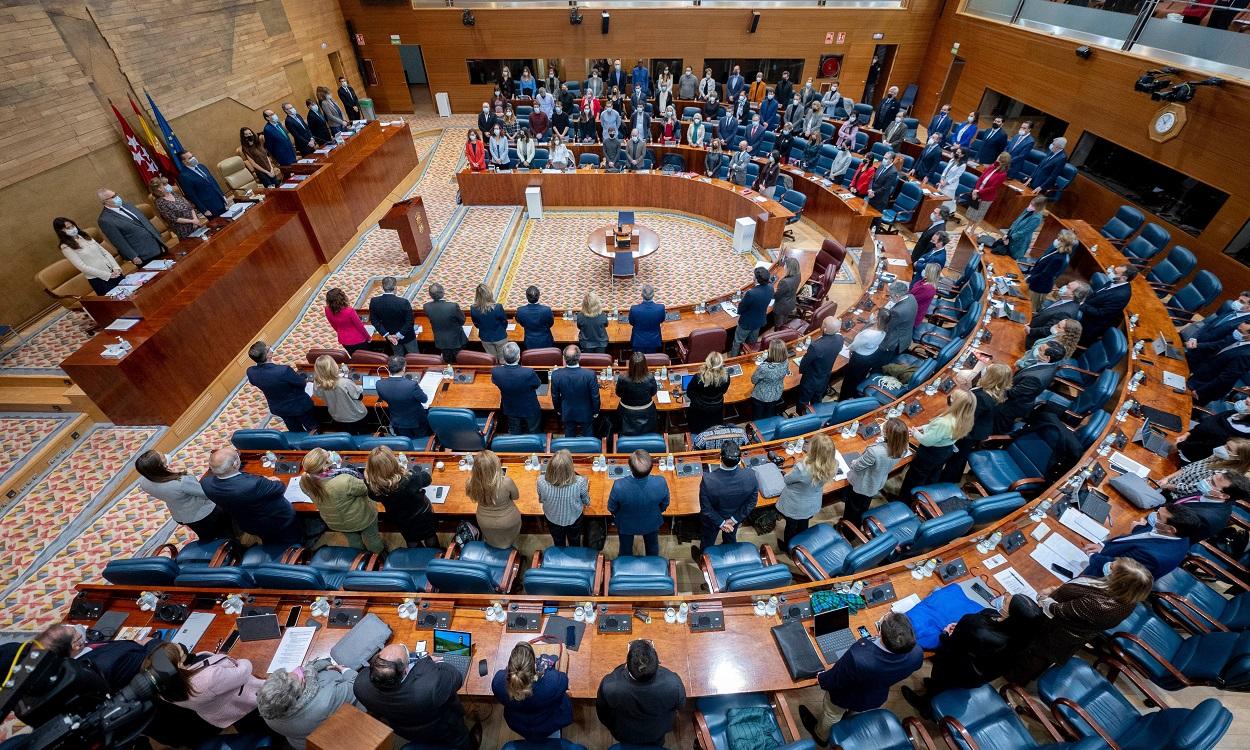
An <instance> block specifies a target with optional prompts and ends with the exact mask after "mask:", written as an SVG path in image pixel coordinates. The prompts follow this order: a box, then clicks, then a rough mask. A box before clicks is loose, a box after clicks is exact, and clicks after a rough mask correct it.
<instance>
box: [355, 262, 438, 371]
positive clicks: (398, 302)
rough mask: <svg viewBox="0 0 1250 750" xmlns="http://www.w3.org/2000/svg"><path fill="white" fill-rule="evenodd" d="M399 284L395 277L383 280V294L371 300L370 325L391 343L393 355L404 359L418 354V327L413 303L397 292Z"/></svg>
mask: <svg viewBox="0 0 1250 750" xmlns="http://www.w3.org/2000/svg"><path fill="white" fill-rule="evenodd" d="M397 284H398V281H397V280H396V279H395V277H394V276H387V277H386V278H384V279H382V293H381V294H379V295H378V296H376V297H374V298H373V299H371V300H369V323H370V324H371V325H372V326H373V329H374V330H375V331H377V332H378V335H379V336H381V337H382V338H384V339H386V340H387V342H389V343H390V345H391V353H392V354H398V355H399V356H401V357H402V356H403V355H405V354H416V353H417V326H416V322H415V320H414V319H413V315H412V303H411V302H409V301H408V298H407V297H402V296H400V295H399V294H397V293H396V292H395V289H396V286H397ZM430 325H433V322H431V324H430Z"/></svg>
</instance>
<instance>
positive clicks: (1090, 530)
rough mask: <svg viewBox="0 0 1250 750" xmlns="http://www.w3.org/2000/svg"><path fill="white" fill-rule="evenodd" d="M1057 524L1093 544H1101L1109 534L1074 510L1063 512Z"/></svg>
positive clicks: (1087, 517)
mask: <svg viewBox="0 0 1250 750" xmlns="http://www.w3.org/2000/svg"><path fill="white" fill-rule="evenodd" d="M1059 523H1061V524H1063V525H1064V526H1067V527H1068V528H1069V529H1072V530H1073V531H1075V532H1076V533H1078V534H1080V535H1081V536H1083V537H1085V538H1086V539H1088V540H1090V541H1091V542H1093V543H1094V544H1102V543H1103V542H1105V541H1106V540H1107V536H1108V535H1110V533H1111V532H1110V531H1108V530H1107V527H1106V526H1103V525H1102V524H1100V523H1098V522H1097V521H1095V520H1094V519H1092V518H1090V517H1089V516H1087V515H1085V514H1084V513H1082V512H1081V511H1079V510H1077V509H1076V508H1068V509H1067V510H1065V511H1064V512H1063V515H1062V516H1060V517H1059Z"/></svg>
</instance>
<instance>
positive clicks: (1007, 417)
mask: <svg viewBox="0 0 1250 750" xmlns="http://www.w3.org/2000/svg"><path fill="white" fill-rule="evenodd" d="M1063 354H1064V352H1063V345H1062V344H1060V343H1059V342H1058V341H1049V342H1047V343H1046V345H1045V346H1043V347H1042V351H1040V352H1038V355H1037V364H1035V365H1031V366H1029V367H1025V368H1022V369H1020V370H1019V371H1017V372H1016V374H1015V375H1014V376H1013V377H1012V379H1011V387H1010V388H1008V389H1007V393H1006V395H1005V396H1004V397H1003V400H1002V403H1000V404H999V405H998V408H997V409H996V410H995V411H994V432H995V433H998V434H1006V433H1008V432H1011V431H1012V428H1013V427H1014V425H1015V422H1016V420H1017V419H1024V417H1025V416H1027V415H1028V413H1029V412H1030V411H1032V409H1033V404H1034V403H1035V402H1036V401H1037V397H1038V395H1039V394H1041V392H1042V391H1044V390H1046V389H1047V388H1049V387H1050V384H1051V383H1052V382H1053V381H1054V379H1055V371H1056V370H1058V369H1059V363H1060V362H1061V361H1062V360H1063Z"/></svg>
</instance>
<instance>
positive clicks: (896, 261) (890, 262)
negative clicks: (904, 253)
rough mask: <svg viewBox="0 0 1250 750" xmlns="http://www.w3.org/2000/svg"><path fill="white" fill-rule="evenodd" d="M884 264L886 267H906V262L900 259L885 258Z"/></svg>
mask: <svg viewBox="0 0 1250 750" xmlns="http://www.w3.org/2000/svg"><path fill="white" fill-rule="evenodd" d="M885 264H886V265H887V266H905V265H907V261H906V260H903V259H902V258H886V259H885Z"/></svg>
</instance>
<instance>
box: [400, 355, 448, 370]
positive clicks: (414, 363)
mask: <svg viewBox="0 0 1250 750" xmlns="http://www.w3.org/2000/svg"><path fill="white" fill-rule="evenodd" d="M404 361H405V362H406V363H407V364H408V366H409V367H442V366H443V358H442V357H441V356H440V355H438V354H405V355H404Z"/></svg>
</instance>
